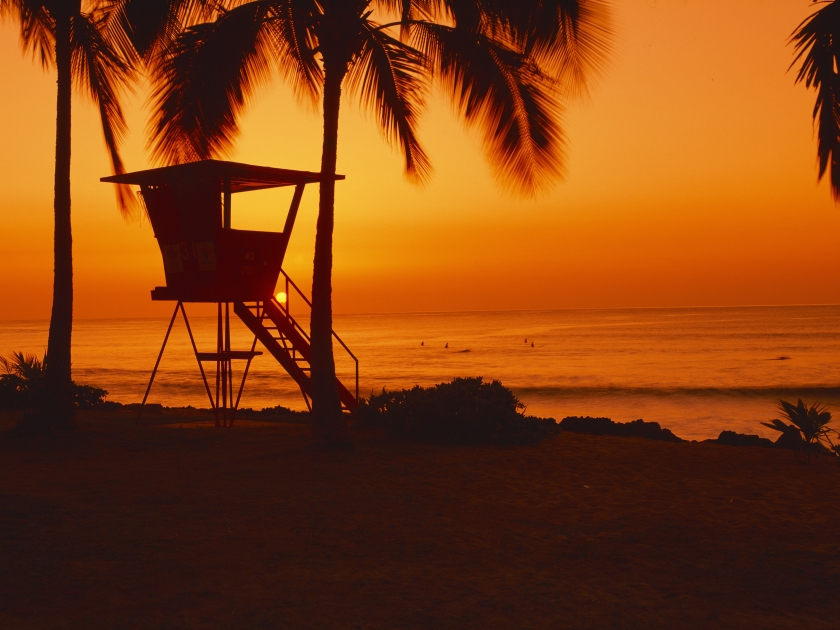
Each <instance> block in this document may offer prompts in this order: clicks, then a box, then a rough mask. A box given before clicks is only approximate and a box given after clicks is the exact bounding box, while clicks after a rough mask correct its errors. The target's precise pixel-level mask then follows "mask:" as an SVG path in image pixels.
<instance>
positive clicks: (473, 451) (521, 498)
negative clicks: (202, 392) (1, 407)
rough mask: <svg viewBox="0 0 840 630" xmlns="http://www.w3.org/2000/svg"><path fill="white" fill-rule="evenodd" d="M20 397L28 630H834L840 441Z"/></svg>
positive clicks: (2, 453) (15, 472)
mask: <svg viewBox="0 0 840 630" xmlns="http://www.w3.org/2000/svg"><path fill="white" fill-rule="evenodd" d="M14 420H15V416H14V415H13V414H10V413H6V414H4V415H2V416H0V422H1V423H2V425H0V426H2V432H0V494H2V497H3V500H2V501H0V553H2V557H3V558H4V562H3V563H2V564H0V581H1V582H2V588H1V589H0V625H2V626H3V627H6V628H30V627H31V628H43V627H50V628H70V627H85V628H113V627H121V628H133V627H136V628H155V627H161V628H164V627H166V628H177V627H192V628H224V627H231V628H233V627H290V628H291V627H295V628H297V627H322V628H323V627H341V628H428V627H448V628H465V627H474V628H479V627H482V628H484V627H496V628H511V627H523V628H525V627H533V628H545V627H583V628H612V627H645V628H675V627H679V628H692V627H704V628H708V627H715V628H727V627H733V628H734V627H761V628H803V627H808V628H834V627H836V623H837V618H838V611H840V589H838V585H840V544H838V540H840V505H838V503H837V501H836V500H835V497H836V488H837V484H838V481H840V466H838V465H837V463H836V460H834V459H833V458H832V459H829V458H817V459H816V460H815V461H813V462H811V463H810V464H808V463H806V461H805V460H804V458H803V457H802V456H801V455H799V454H797V453H794V452H790V451H779V450H774V449H762V448H736V447H727V446H721V445H716V444H710V443H702V442H683V443H676V444H673V443H663V442H654V441H649V440H643V439H637V438H615V437H595V436H585V435H575V434H570V433H562V434H561V435H559V436H558V437H556V438H551V439H548V440H545V441H544V442H542V443H541V444H540V445H539V446H536V447H520V448H500V447H454V446H435V445H425V444H415V443H408V442H404V441H399V440H394V439H391V438H388V437H385V436H383V435H379V434H375V433H360V432H358V431H356V432H355V433H354V436H353V441H354V443H355V445H356V450H355V452H341V451H333V450H323V449H319V448H315V447H313V446H312V444H311V438H310V437H309V429H308V426H306V425H301V424H288V423H287V424H282V423H268V422H250V423H245V422H243V423H242V424H240V426H234V427H233V428H232V429H212V428H206V425H207V424H209V423H208V422H207V421H208V420H209V418H208V417H207V416H206V415H200V414H195V413H187V412H180V413H175V412H164V413H163V414H161V415H153V416H147V417H145V418H144V419H143V420H142V421H141V422H140V423H138V422H137V421H136V413H129V412H125V411H123V412H112V413H105V412H80V414H79V429H78V430H77V431H76V432H75V433H74V434H72V435H70V436H47V437H41V438H20V437H15V436H13V435H12V434H10V433H9V432H8V429H9V428H10V427H11V424H12V423H13V422H14Z"/></svg>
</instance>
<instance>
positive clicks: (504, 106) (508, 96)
mask: <svg viewBox="0 0 840 630" xmlns="http://www.w3.org/2000/svg"><path fill="white" fill-rule="evenodd" d="M413 40H414V41H415V42H417V45H418V47H419V48H420V49H421V50H423V51H424V52H425V53H426V54H427V55H428V56H429V58H430V61H431V63H432V65H433V67H434V69H435V74H436V75H437V76H438V78H439V79H440V81H441V82H442V84H443V88H444V90H445V92H446V93H447V94H448V95H449V96H451V97H452V99H453V101H454V103H455V107H456V110H457V111H458V113H459V114H460V115H461V116H463V118H464V120H465V121H466V123H467V124H468V125H470V126H472V127H473V128H475V129H477V130H478V131H479V132H480V133H481V134H482V136H483V137H484V147H485V153H486V155H487V156H488V158H489V159H490V162H491V164H492V165H493V166H494V167H495V170H496V175H497V178H498V179H499V180H500V182H501V183H503V184H506V185H508V186H509V187H510V188H512V189H514V190H516V191H518V192H520V193H524V194H526V195H531V196H533V195H535V194H537V193H538V192H540V191H542V190H543V189H545V188H547V187H548V186H550V185H551V184H552V183H554V182H555V181H556V180H558V179H560V178H562V176H563V173H564V168H565V139H564V137H563V135H562V128H561V121H562V114H563V102H562V101H563V97H564V95H563V93H562V87H561V86H560V85H559V84H558V82H557V81H555V80H554V79H552V78H551V77H549V76H547V75H546V74H545V73H543V72H542V70H541V69H540V68H539V67H538V66H537V64H536V63H535V62H534V61H533V60H532V59H531V58H529V57H528V56H527V55H525V54H523V53H521V52H519V51H517V50H514V49H512V48H510V47H509V46H507V45H505V44H504V43H502V42H500V41H497V40H493V39H491V38H490V37H487V36H486V35H484V34H483V33H482V32H480V31H466V32H465V31H463V30H461V29H460V28H459V27H457V26H456V27H448V26H443V25H440V24H419V25H417V26H416V27H415V30H414V36H413Z"/></svg>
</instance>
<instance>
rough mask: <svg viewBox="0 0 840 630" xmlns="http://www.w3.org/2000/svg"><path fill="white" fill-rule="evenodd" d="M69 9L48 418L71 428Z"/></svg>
mask: <svg viewBox="0 0 840 630" xmlns="http://www.w3.org/2000/svg"><path fill="white" fill-rule="evenodd" d="M71 15H72V13H71V11H70V10H66V12H64V11H63V12H62V13H61V14H58V15H56V16H55V18H56V25H55V35H56V38H55V60H56V68H57V74H58V80H57V85H58V90H57V92H58V95H57V103H56V129H55V131H56V133H55V201H54V211H55V233H54V278H53V303H52V314H51V316H50V333H49V340H48V342H47V372H46V381H47V383H46V385H47V392H46V393H47V400H46V401H45V403H46V408H45V409H44V412H45V413H44V416H45V417H44V420H45V421H46V422H48V423H49V424H51V425H53V426H58V427H67V426H70V425H72V422H73V390H72V381H71V373H70V347H71V339H72V332H73V235H72V231H71V225H70V138H71V136H70V100H71V63H70V56H71V45H70V29H71Z"/></svg>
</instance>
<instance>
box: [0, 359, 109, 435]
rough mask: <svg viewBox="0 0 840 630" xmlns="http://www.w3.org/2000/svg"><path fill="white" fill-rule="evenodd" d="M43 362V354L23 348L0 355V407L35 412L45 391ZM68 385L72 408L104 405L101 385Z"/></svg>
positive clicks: (24, 426)
mask: <svg viewBox="0 0 840 630" xmlns="http://www.w3.org/2000/svg"><path fill="white" fill-rule="evenodd" d="M46 364H47V355H46V354H44V357H43V358H41V359H39V358H38V357H37V356H36V355H34V354H25V353H23V352H12V354H11V355H9V356H8V357H6V356H0V370H2V371H3V373H2V374H0V410H23V411H24V412H25V413H26V414H37V413H38V412H39V411H40V408H41V402H42V400H43V398H44V396H45V395H46V394H45V390H46V387H47V381H46ZM71 388H72V390H71V391H72V394H73V406H74V408H75V409H95V408H97V407H103V406H105V398H106V396H107V395H108V392H107V391H105V390H104V389H101V388H99V387H92V386H90V385H77V384H76V383H73V382H72V381H71ZM108 404H111V403H108ZM20 428H21V429H22V430H24V431H28V430H32V429H34V428H35V427H33V426H32V425H31V424H30V423H26V422H24V423H22V424H21V427H20Z"/></svg>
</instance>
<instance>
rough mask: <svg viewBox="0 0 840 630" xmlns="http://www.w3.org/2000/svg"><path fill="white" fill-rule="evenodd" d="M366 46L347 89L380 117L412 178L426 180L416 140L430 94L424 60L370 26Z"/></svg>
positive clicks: (426, 167)
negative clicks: (423, 108) (421, 115)
mask: <svg viewBox="0 0 840 630" xmlns="http://www.w3.org/2000/svg"><path fill="white" fill-rule="evenodd" d="M364 35H365V37H364V40H363V42H364V43H363V47H362V50H361V51H360V52H359V54H358V55H357V56H356V59H355V60H354V62H353V65H352V66H351V68H350V71H349V73H348V75H347V86H348V88H349V89H350V91H351V92H354V93H355V94H356V95H357V96H358V97H359V100H360V102H361V104H362V107H363V108H366V109H368V110H371V111H373V112H374V114H375V115H376V116H377V118H378V122H379V126H380V128H381V129H382V132H383V134H384V135H385V138H386V139H387V140H388V141H389V142H392V143H394V144H396V145H398V146H399V147H400V149H401V150H402V152H403V155H404V157H405V170H406V173H407V174H408V175H409V177H411V178H413V179H415V180H417V181H420V182H422V181H426V180H427V179H428V177H429V175H430V174H431V171H432V166H431V162H430V161H429V158H428V156H427V155H426V153H425V152H424V151H423V148H422V147H421V146H420V142H419V141H418V139H417V134H416V127H417V118H418V115H419V113H420V110H421V109H422V107H423V98H424V93H425V91H426V83H427V81H426V73H427V70H428V68H427V63H426V59H425V57H424V55H423V54H422V53H420V52H419V51H417V50H415V49H414V48H411V47H410V46H408V45H406V44H404V43H402V42H400V41H399V40H397V39H395V38H393V37H391V36H390V35H388V34H387V33H385V32H383V31H381V30H379V29H378V28H377V26H376V25H375V24H372V23H368V24H367V25H366V27H365V29H364Z"/></svg>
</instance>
